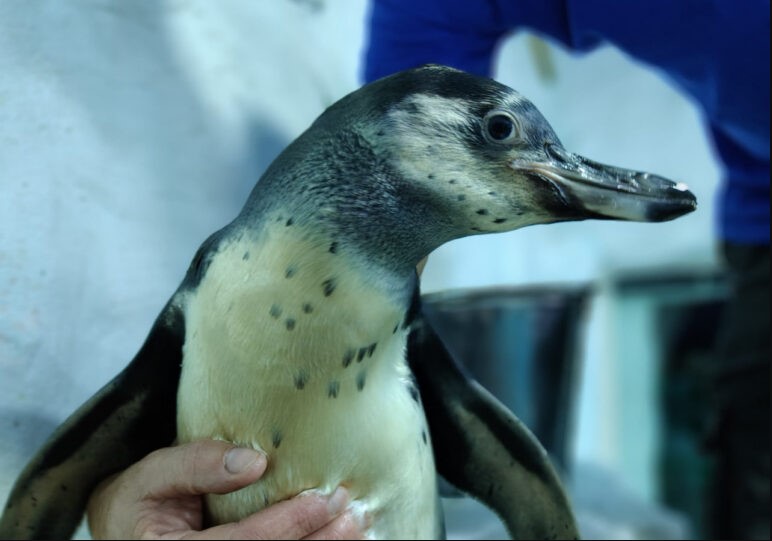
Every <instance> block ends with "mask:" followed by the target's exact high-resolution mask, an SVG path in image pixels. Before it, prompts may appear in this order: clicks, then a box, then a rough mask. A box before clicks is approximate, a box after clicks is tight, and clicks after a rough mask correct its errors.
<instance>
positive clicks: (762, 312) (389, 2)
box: [364, 0, 770, 539]
mask: <svg viewBox="0 0 772 541" xmlns="http://www.w3.org/2000/svg"><path fill="white" fill-rule="evenodd" d="M769 26H770V22H769V2H768V1H765V0H753V1H749V2H744V3H743V4H742V6H738V5H737V3H735V2H730V1H728V0H724V1H715V2H672V1H669V0H650V1H648V2H618V1H615V0H606V1H603V0H596V1H592V2H577V1H570V0H521V1H514V0H477V1H469V0H423V1H420V2H415V0H373V2H372V11H371V19H370V28H369V44H368V46H367V50H366V53H365V69H364V77H365V82H370V81H373V80H375V79H378V78H380V77H383V76H386V75H389V74H391V73H394V72H397V71H400V70H403V69H408V68H412V67H415V66H418V65H421V64H425V63H437V64H445V65H448V66H452V67H455V68H457V69H461V70H464V71H467V72H470V73H474V74H477V75H481V76H487V77H490V76H491V71H492V66H493V64H494V57H495V52H496V50H497V46H498V45H499V43H500V42H501V40H502V39H504V38H505V37H506V36H508V35H509V34H510V33H512V32H514V31H517V30H525V29H527V30H531V31H534V32H536V33H538V34H542V35H544V36H547V37H549V38H552V39H554V40H557V41H558V42H560V43H562V44H563V45H565V46H567V47H569V48H570V49H571V50H573V51H581V52H586V51H591V50H592V49H594V48H596V47H598V46H599V45H601V44H611V45H613V46H615V47H617V48H619V49H621V50H622V51H624V52H625V53H626V54H628V55H629V56H631V57H633V58H634V59H636V60H638V61H640V62H641V63H643V64H644V65H646V66H649V67H650V68H651V69H653V70H655V71H656V72H657V73H659V74H661V75H662V76H663V77H665V78H666V79H667V80H668V81H670V82H671V83H672V84H673V85H675V86H676V87H677V88H678V89H679V90H680V91H681V92H683V93H684V94H685V95H686V96H688V97H689V98H690V99H691V100H692V101H693V102H694V103H696V104H697V105H698V106H699V108H700V109H701V113H702V115H703V117H704V121H705V127H706V130H707V131H708V132H709V135H710V140H711V141H712V143H713V145H714V148H715V152H716V154H717V156H718V158H719V159H720V161H721V164H722V165H723V183H722V186H721V192H720V196H719V198H718V200H719V202H720V203H719V204H720V208H719V209H718V212H717V215H718V222H719V223H718V224H717V229H718V232H717V233H718V238H719V239H720V248H721V251H722V255H723V260H724V261H725V266H726V272H727V275H728V279H729V283H730V294H729V298H728V300H727V305H726V308H725V313H724V319H723V324H722V326H721V330H720V333H719V338H718V345H717V352H718V355H717V357H718V359H719V363H718V364H719V366H718V367H717V369H716V371H715V378H714V394H715V401H714V404H715V411H714V412H713V413H712V416H713V417H714V418H716V419H718V421H717V422H716V423H715V425H716V428H715V432H714V434H713V437H712V438H711V440H712V442H713V447H714V452H715V453H716V454H717V456H718V461H719V468H718V470H719V472H720V474H719V477H720V478H719V479H718V487H717V491H716V493H717V497H718V499H719V501H717V502H716V505H715V507H716V509H715V512H716V514H717V515H718V517H719V518H718V523H717V524H716V525H715V526H714V528H715V530H716V531H715V533H716V535H718V536H719V537H722V538H741V539H769V506H770V502H769V486H770V481H769V426H770V418H769V412H770V403H769V392H770V372H769V362H770V355H769V328H770V318H769V298H770V289H769V237H770V224H769V212H770V203H769V202H770V197H769V195H770V194H769V174H770V173H769V171H770V169H769V150H770V145H769V122H770V113H769V101H770V95H769V86H770V75H769V62H770V58H769Z"/></svg>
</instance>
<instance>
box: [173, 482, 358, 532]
mask: <svg viewBox="0 0 772 541" xmlns="http://www.w3.org/2000/svg"><path fill="white" fill-rule="evenodd" d="M348 499H349V497H348V492H347V491H346V490H345V489H344V488H343V487H338V489H337V490H335V492H334V493H333V494H332V495H327V496H325V495H322V494H319V493H316V492H307V493H305V494H301V495H300V496H296V497H295V498H292V499H291V500H285V501H283V502H279V503H277V504H274V505H272V506H271V507H267V508H265V509H263V510H262V511H258V512H257V513H255V514H254V515H250V516H249V517H247V518H245V519H243V520H241V521H239V522H236V523H231V524H223V525H221V526H215V527H214V528H209V529H208V530H203V531H200V532H192V533H191V534H189V535H187V536H185V539H301V538H303V537H305V536H307V535H309V534H312V533H313V532H316V531H318V530H321V529H322V528H324V527H325V526H326V525H327V524H329V523H330V522H331V521H333V520H335V519H336V518H337V517H338V516H340V514H341V513H342V512H343V510H344V509H345V508H346V505H347V504H348Z"/></svg>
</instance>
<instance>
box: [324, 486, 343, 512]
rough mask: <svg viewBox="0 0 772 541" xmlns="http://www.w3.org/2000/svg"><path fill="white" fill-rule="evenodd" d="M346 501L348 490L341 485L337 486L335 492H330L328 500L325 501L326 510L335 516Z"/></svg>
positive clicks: (341, 509)
mask: <svg viewBox="0 0 772 541" xmlns="http://www.w3.org/2000/svg"><path fill="white" fill-rule="evenodd" d="M347 503H348V491H347V490H346V489H345V488H343V487H338V488H336V489H335V492H333V493H332V496H331V497H330V500H329V501H328V502H327V510H328V511H329V513H330V515H332V516H337V515H339V514H340V513H341V511H343V509H344V508H345V507H346V504H347Z"/></svg>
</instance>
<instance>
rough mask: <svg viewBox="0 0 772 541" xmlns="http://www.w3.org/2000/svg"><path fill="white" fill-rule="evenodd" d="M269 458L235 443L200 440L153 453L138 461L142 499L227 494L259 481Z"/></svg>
mask: <svg viewBox="0 0 772 541" xmlns="http://www.w3.org/2000/svg"><path fill="white" fill-rule="evenodd" d="M266 466H267V459H266V457H265V455H263V454H262V453H259V452H257V451H254V450H252V449H245V448H243V447H236V446H235V445H233V444H230V443H226V442H222V441H215V440H199V441H194V442H191V443H187V444H183V445H178V446H176V447H167V448H164V449H159V450H158V451H154V452H152V453H150V454H149V455H148V456H146V457H145V458H143V459H142V460H140V461H139V462H137V463H136V464H135V465H134V466H132V468H136V472H135V474H136V475H135V479H136V480H135V482H134V485H135V486H136V489H137V492H138V494H137V496H138V499H141V498H148V497H150V498H172V497H179V496H190V495H199V494H210V493H214V494H224V493H226V492H232V491H234V490H237V489H239V488H242V487H244V486H247V485H249V484H251V483H254V482H255V481H257V480H258V479H259V478H260V476H261V475H263V473H264V472H265V468H266Z"/></svg>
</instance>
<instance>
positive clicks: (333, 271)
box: [178, 233, 439, 539]
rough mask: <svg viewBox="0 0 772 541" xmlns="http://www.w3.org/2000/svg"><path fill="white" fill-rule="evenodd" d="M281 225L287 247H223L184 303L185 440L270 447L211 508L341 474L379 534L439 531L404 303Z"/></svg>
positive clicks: (246, 505) (317, 484)
mask: <svg viewBox="0 0 772 541" xmlns="http://www.w3.org/2000/svg"><path fill="white" fill-rule="evenodd" d="M273 235H274V236H273V238H272V240H284V241H285V242H284V243H283V249H282V250H266V249H261V251H260V254H257V253H255V250H251V253H250V249H249V246H250V244H247V243H246V242H243V241H234V242H232V243H230V244H229V245H227V246H225V247H223V248H221V252H220V254H218V256H217V257H216V258H214V260H213V261H212V263H211V266H210V268H209V269H208V270H207V273H206V275H205V277H204V278H203V280H202V282H201V284H200V285H199V287H198V289H197V290H196V292H195V293H193V294H191V295H190V296H189V298H188V299H187V303H186V308H185V318H186V337H185V346H184V361H183V368H182V375H181V379H180V387H179V392H178V437H179V440H180V441H181V442H184V441H190V440H193V439H197V438H204V437H209V438H217V439H223V440H226V441H231V442H234V443H237V444H240V445H249V446H251V447H254V448H256V449H262V450H263V451H265V452H266V453H267V455H268V457H269V469H268V471H267V472H266V474H265V475H264V476H263V478H262V479H261V480H260V481H258V482H257V483H255V484H254V485H252V486H250V487H247V488H245V489H242V490H240V491H237V492H235V493H232V494H228V495H224V496H212V497H210V498H209V501H208V504H209V507H210V512H211V516H212V517H213V519H214V520H215V521H217V522H230V521H234V520H238V519H240V518H242V517H244V516H247V515H249V514H251V513H253V512H255V511H256V510H258V509H260V508H262V507H264V506H266V505H269V504H272V503H275V502H277V501H280V500H283V499H286V498H288V497H292V496H294V495H296V494H298V493H300V492H302V491H304V490H307V489H319V490H322V491H325V492H331V491H333V490H334V489H335V487H336V486H338V485H343V486H345V487H346V488H347V489H348V490H349V492H350V494H351V497H352V500H353V501H355V502H356V504H355V505H356V506H357V507H359V508H360V510H361V511H364V512H367V513H368V514H369V516H370V518H371V523H372V528H371V530H370V532H369V534H370V536H371V537H373V538H402V539H406V538H432V537H436V536H437V535H438V533H439V532H438V531H437V524H438V521H439V515H438V513H439V510H438V507H437V506H438V499H437V494H436V478H435V467H434V462H433V457H432V453H431V442H430V441H429V434H428V429H427V426H426V420H425V417H424V413H423V409H422V407H421V406H420V403H419V400H418V399H417V393H416V391H415V389H413V387H412V385H413V384H412V381H411V378H410V374H409V370H408V369H407V366H406V364H405V359H404V353H405V340H406V331H405V330H403V329H401V328H400V326H399V324H400V322H401V321H402V318H403V317H404V313H402V310H401V309H400V308H398V307H396V306H393V305H392V304H390V303H389V302H388V301H387V299H385V298H383V296H381V295H378V294H377V293H373V292H371V291H369V290H368V289H367V288H365V287H364V286H363V284H362V283H361V281H360V280H359V279H358V277H357V276H356V274H355V273H353V272H352V271H350V270H348V269H347V268H346V267H345V266H344V265H342V264H336V259H335V258H334V257H333V256H332V255H330V256H325V255H324V254H321V253H316V254H314V253H313V252H314V250H313V247H309V246H306V245H303V244H302V243H297V242H296V241H295V239H292V240H293V242H290V239H282V238H281V236H279V238H278V239H277V238H276V234H275V233H274V234H273ZM251 245H252V246H254V243H252V244H251ZM288 246H296V249H294V250H293V249H289V250H288V249H287V247H288Z"/></svg>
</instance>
